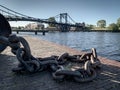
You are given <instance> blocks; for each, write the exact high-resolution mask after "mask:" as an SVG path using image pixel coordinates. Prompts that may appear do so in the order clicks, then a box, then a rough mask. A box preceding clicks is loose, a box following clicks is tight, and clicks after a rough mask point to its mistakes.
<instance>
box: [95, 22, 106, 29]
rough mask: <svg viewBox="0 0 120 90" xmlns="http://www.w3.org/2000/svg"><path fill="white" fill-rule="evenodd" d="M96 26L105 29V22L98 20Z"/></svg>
mask: <svg viewBox="0 0 120 90" xmlns="http://www.w3.org/2000/svg"><path fill="white" fill-rule="evenodd" d="M97 26H98V27H100V28H105V27H106V21H105V20H99V21H98V22H97Z"/></svg>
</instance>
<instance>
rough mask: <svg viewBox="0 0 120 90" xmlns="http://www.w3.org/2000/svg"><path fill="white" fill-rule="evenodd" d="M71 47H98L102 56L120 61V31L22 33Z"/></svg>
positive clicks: (86, 48) (86, 49) (85, 49)
mask: <svg viewBox="0 0 120 90" xmlns="http://www.w3.org/2000/svg"><path fill="white" fill-rule="evenodd" d="M25 34H27V35H30V36H33V37H37V38H40V39H44V40H48V41H51V42H54V43H57V44H60V45H65V46H69V47H71V48H74V49H77V50H82V51H90V49H91V48H96V49H97V53H98V55H100V56H104V57H107V58H109V59H113V60H118V61H120V33H112V32H48V33H46V35H45V36H43V35H42V34H38V35H34V33H21V35H25Z"/></svg>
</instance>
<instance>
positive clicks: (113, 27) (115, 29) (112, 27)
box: [108, 23, 118, 31]
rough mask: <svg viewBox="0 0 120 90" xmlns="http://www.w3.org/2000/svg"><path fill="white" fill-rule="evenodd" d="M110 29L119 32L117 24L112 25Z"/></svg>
mask: <svg viewBox="0 0 120 90" xmlns="http://www.w3.org/2000/svg"><path fill="white" fill-rule="evenodd" d="M108 28H109V29H110V30H114V31H117V30H118V26H117V24H115V23H112V24H110V25H109V27H108Z"/></svg>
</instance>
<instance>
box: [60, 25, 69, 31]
mask: <svg viewBox="0 0 120 90" xmlns="http://www.w3.org/2000/svg"><path fill="white" fill-rule="evenodd" d="M58 30H60V31H61V32H68V31H70V26H68V25H59V26H58Z"/></svg>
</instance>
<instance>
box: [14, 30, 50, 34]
mask: <svg viewBox="0 0 120 90" xmlns="http://www.w3.org/2000/svg"><path fill="white" fill-rule="evenodd" d="M12 31H13V32H16V33H17V34H19V32H34V33H35V35H37V34H38V33H42V35H45V33H47V32H48V30H12Z"/></svg>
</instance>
